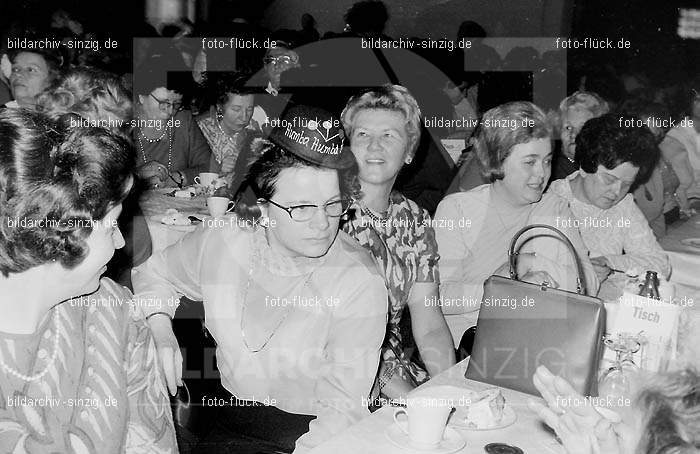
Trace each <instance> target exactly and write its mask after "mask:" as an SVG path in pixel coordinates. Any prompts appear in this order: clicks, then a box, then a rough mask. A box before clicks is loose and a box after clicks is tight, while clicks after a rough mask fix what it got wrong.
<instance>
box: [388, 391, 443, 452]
mask: <svg viewBox="0 0 700 454" xmlns="http://www.w3.org/2000/svg"><path fill="white" fill-rule="evenodd" d="M452 408H453V406H452V402H451V401H450V400H449V399H442V398H435V397H429V396H412V397H408V398H407V399H406V408H397V409H396V410H395V411H394V422H396V425H397V426H399V428H400V429H401V430H402V431H403V432H404V433H405V434H406V435H408V438H409V439H410V440H411V442H413V444H415V445H416V446H419V447H421V448H426V449H427V448H431V447H434V446H437V445H438V444H439V443H440V441H442V437H443V434H444V432H445V427H447V418H448V417H449V416H450V412H452ZM401 413H405V414H406V416H407V417H408V422H406V421H405V420H403V421H400V420H399V419H398V416H399V415H400V414H401Z"/></svg>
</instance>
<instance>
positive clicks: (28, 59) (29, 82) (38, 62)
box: [10, 52, 49, 107]
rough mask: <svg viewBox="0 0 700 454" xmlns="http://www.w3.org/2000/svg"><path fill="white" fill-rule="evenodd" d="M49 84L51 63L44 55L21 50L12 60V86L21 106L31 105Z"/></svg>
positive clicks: (15, 97)
mask: <svg viewBox="0 0 700 454" xmlns="http://www.w3.org/2000/svg"><path fill="white" fill-rule="evenodd" d="M48 85H49V65H48V64H47V63H46V60H45V59H44V57H43V56H41V55H39V54H35V53H33V52H20V53H18V54H17V55H16V56H15V59H14V61H13V62H12V74H11V75H10V88H11V89H12V96H13V97H14V99H15V100H16V101H17V102H18V103H19V105H20V106H22V107H25V106H31V105H33V104H35V103H36V97H37V95H39V93H41V92H42V91H44V90H45V89H46V88H47V87H48Z"/></svg>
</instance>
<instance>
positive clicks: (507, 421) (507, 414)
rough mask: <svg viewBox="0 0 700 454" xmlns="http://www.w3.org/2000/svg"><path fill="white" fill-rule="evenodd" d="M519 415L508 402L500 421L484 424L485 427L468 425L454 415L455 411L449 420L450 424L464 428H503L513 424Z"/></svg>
mask: <svg viewBox="0 0 700 454" xmlns="http://www.w3.org/2000/svg"><path fill="white" fill-rule="evenodd" d="M517 419H518V417H517V416H516V414H515V411H513V409H512V408H511V407H510V406H509V405H508V404H506V405H505V407H503V416H502V417H501V420H500V421H498V422H497V423H495V424H492V425H490V426H484V427H474V426H470V425H468V424H467V423H466V422H464V421H461V420H460V419H458V418H455V417H454V413H453V414H452V415H450V419H449V420H448V424H449V425H450V426H452V427H456V428H458V429H462V430H494V429H503V428H504V427H508V426H510V425H512V424H513V423H514V422H515V421H516V420H517Z"/></svg>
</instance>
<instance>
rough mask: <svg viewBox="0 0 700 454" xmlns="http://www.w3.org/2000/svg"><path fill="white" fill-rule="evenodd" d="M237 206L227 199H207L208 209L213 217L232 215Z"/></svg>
mask: <svg viewBox="0 0 700 454" xmlns="http://www.w3.org/2000/svg"><path fill="white" fill-rule="evenodd" d="M235 206H236V204H235V203H234V202H233V201H232V200H229V199H228V198H227V197H207V208H208V209H209V214H210V215H212V216H213V217H215V218H216V217H219V216H223V215H224V214H226V213H230V212H231V210H233V208H234V207H235Z"/></svg>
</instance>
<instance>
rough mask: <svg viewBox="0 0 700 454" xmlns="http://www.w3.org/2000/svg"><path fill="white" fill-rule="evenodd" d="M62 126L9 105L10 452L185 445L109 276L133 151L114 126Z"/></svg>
mask: <svg viewBox="0 0 700 454" xmlns="http://www.w3.org/2000/svg"><path fill="white" fill-rule="evenodd" d="M57 130H58V126H57V125H56V124H55V123H53V122H52V121H50V120H49V119H48V118H46V117H45V116H43V115H39V114H36V113H29V112H28V111H25V110H24V109H9V110H7V111H5V112H2V113H0V194H1V195H2V200H3V201H2V203H1V204H0V211H1V212H2V222H1V223H0V273H1V275H0V294H2V301H1V302H0V306H1V312H2V314H3V315H2V317H0V366H1V368H0V370H1V372H0V398H2V402H3V405H2V406H0V419H1V420H2V422H1V423H0V427H2V430H0V451H2V452H27V453H45V452H110V453H112V452H113V453H132V452H133V453H153V452H162V453H166V452H169V453H173V452H176V451H177V446H176V443H175V430H174V427H173V422H172V415H171V411H170V405H169V402H168V397H167V393H166V390H165V385H164V382H163V379H162V377H161V374H160V371H159V368H158V363H157V361H156V359H155V358H156V350H155V343H154V341H153V337H152V335H151V333H150V330H149V329H148V326H147V324H146V323H144V322H143V315H140V314H139V312H140V310H141V308H140V307H139V305H138V304H136V303H135V302H134V301H133V300H132V296H131V293H129V292H128V291H127V290H126V289H124V288H123V287H120V286H118V285H116V284H115V283H114V282H112V281H110V280H109V279H100V275H101V274H102V273H104V271H105V269H106V267H105V265H106V264H107V262H108V261H109V260H110V258H111V257H112V254H113V253H114V250H115V248H119V247H121V246H122V245H123V244H124V240H123V238H122V236H121V233H120V232H119V230H118V229H117V228H116V219H117V217H118V216H119V212H120V211H121V201H122V200H123V199H124V197H125V196H126V194H127V193H128V192H129V190H130V188H131V185H132V181H133V179H132V177H131V174H130V163H131V147H130V145H129V143H128V142H126V141H125V140H124V139H122V138H120V137H118V136H115V135H113V134H111V133H109V132H108V131H106V130H104V129H99V128H89V129H88V128H76V129H73V130H70V131H68V132H67V133H66V134H65V136H62V135H60V133H57ZM52 150H53V153H50V152H51V151H52ZM50 154H51V155H53V158H50V157H49V155H50ZM39 399H41V400H39ZM42 401H44V402H54V403H53V404H50V405H49V404H42V403H39V402H42Z"/></svg>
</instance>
